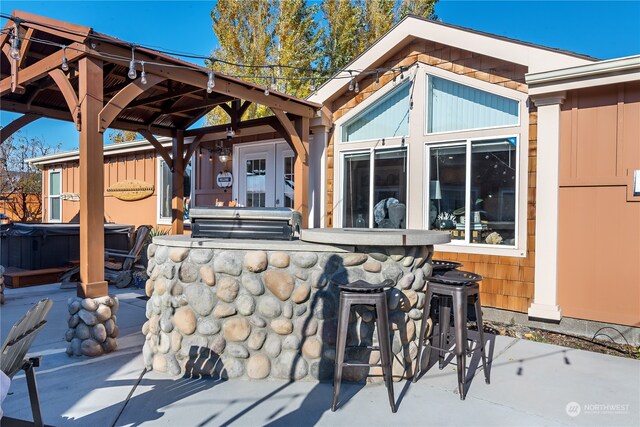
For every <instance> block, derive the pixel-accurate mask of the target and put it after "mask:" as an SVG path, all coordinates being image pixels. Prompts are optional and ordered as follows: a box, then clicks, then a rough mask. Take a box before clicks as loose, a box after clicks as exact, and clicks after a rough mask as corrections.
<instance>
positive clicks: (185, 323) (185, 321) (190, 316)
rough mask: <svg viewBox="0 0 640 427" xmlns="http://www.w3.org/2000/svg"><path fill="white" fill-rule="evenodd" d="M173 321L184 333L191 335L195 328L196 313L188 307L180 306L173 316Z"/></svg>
mask: <svg viewBox="0 0 640 427" xmlns="http://www.w3.org/2000/svg"><path fill="white" fill-rule="evenodd" d="M173 323H174V324H175V326H176V328H178V330H179V331H180V332H182V333H183V334H184V335H191V334H192V333H194V332H195V330H196V325H197V320H196V315H195V313H194V312H193V310H191V309H190V308H189V307H180V308H179V309H177V310H176V313H175V314H174V316H173Z"/></svg>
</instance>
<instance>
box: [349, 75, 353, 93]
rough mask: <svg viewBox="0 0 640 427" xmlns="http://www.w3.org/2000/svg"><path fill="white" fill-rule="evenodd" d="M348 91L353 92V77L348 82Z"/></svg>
mask: <svg viewBox="0 0 640 427" xmlns="http://www.w3.org/2000/svg"><path fill="white" fill-rule="evenodd" d="M349 90H353V77H351V80H349Z"/></svg>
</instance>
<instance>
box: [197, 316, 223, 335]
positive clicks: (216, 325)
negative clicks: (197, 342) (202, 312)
mask: <svg viewBox="0 0 640 427" xmlns="http://www.w3.org/2000/svg"><path fill="white" fill-rule="evenodd" d="M196 331H197V332H198V333H199V334H200V335H215V334H217V333H218V332H220V322H219V321H218V320H216V319H212V318H210V317H201V318H200V319H199V320H198V326H197V327H196Z"/></svg>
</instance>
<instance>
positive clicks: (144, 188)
mask: <svg viewBox="0 0 640 427" xmlns="http://www.w3.org/2000/svg"><path fill="white" fill-rule="evenodd" d="M153 190H154V187H153V184H149V183H148V182H144V181H137V180H127V181H119V182H116V183H115V184H113V185H112V186H111V187H109V188H107V194H108V195H110V196H113V197H115V198H116V199H120V200H124V201H125V202H132V201H135V200H142V199H145V198H147V197H149V196H151V195H152V194H153Z"/></svg>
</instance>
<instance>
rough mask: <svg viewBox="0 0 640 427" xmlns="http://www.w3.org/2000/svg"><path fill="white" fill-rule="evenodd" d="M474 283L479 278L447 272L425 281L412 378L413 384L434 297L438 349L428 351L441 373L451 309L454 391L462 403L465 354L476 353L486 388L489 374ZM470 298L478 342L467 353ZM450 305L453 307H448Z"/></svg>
mask: <svg viewBox="0 0 640 427" xmlns="http://www.w3.org/2000/svg"><path fill="white" fill-rule="evenodd" d="M478 280H482V277H481V276H479V275H477V274H473V273H468V272H464V271H458V270H454V271H448V272H447V273H444V274H443V275H440V276H433V277H430V278H428V283H427V291H426V295H425V297H426V298H425V307H424V312H423V313H422V327H421V328H420V336H419V341H418V366H417V369H416V370H417V372H416V374H415V375H414V377H413V382H416V381H417V380H418V377H419V376H420V374H421V372H422V366H421V364H420V361H421V360H422V354H423V351H424V347H425V342H424V341H425V329H426V324H427V318H428V317H429V312H430V310H431V300H432V298H433V297H434V296H436V297H438V299H439V305H440V307H439V308H440V310H439V311H440V314H439V324H440V327H439V341H438V345H439V347H435V346H433V345H430V347H431V348H434V349H436V350H438V351H439V354H438V359H439V360H438V364H439V368H440V369H442V368H443V367H444V354H445V353H447V352H450V350H449V348H448V346H447V344H448V341H449V322H450V317H449V316H450V311H451V308H453V322H454V334H455V340H456V341H455V347H454V349H453V353H454V354H455V355H456V364H457V370H458V391H459V393H460V399H461V400H464V398H465V387H464V386H465V378H466V362H467V360H466V358H467V355H468V354H470V353H471V352H473V351H475V350H480V354H481V357H482V371H483V372H484V379H485V382H486V383H487V384H489V371H488V369H487V358H486V355H485V351H484V346H485V341H484V331H483V324H482V309H481V306H480V291H479V286H478V284H477V283H476V282H477V281H478ZM438 282H440V283H438ZM470 296H472V297H473V299H474V306H475V311H476V319H477V324H478V334H479V338H480V340H479V343H478V346H477V347H476V348H474V349H469V345H468V340H467V300H468V298H469V297H470ZM452 304H453V307H451V305H452Z"/></svg>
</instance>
